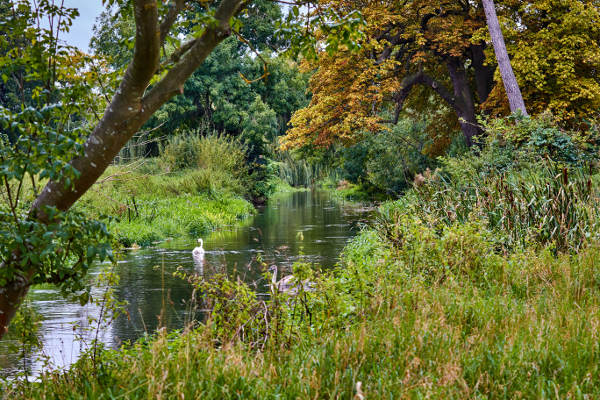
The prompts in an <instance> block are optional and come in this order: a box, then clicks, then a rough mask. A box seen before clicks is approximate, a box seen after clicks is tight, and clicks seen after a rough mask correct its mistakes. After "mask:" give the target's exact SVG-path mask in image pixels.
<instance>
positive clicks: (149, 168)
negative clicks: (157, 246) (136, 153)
mask: <svg viewBox="0 0 600 400" xmlns="http://www.w3.org/2000/svg"><path fill="white" fill-rule="evenodd" d="M245 151H246V149H245V147H244V146H243V145H242V144H241V143H240V142H239V141H236V140H235V139H230V138H228V137H226V136H222V135H216V134H214V135H209V136H205V137H200V136H195V135H181V136H174V137H173V138H172V139H171V141H170V142H169V143H168V144H167V145H166V146H165V147H164V148H163V149H161V155H160V157H158V158H154V159H141V160H139V161H136V162H133V163H131V164H128V165H119V166H111V167H109V168H108V170H107V171H106V172H105V173H104V175H103V176H102V177H101V178H100V179H99V180H98V182H97V183H96V184H95V185H94V186H93V187H92V189H91V190H90V191H88V192H87V193H86V194H85V196H84V197H83V198H82V199H81V200H80V201H79V202H78V204H77V207H79V208H80V209H82V210H84V211H85V213H86V214H87V215H90V216H92V217H96V218H98V217H101V216H108V217H111V218H112V220H111V221H110V222H109V223H108V224H109V229H110V231H111V232H112V233H113V234H114V235H115V236H116V238H117V239H118V241H119V242H120V243H121V244H123V245H125V246H127V247H129V246H132V245H133V244H134V243H135V244H137V245H139V246H147V245H150V244H151V243H152V242H155V241H157V240H163V239H166V238H179V237H186V236H189V237H197V236H200V235H204V234H206V233H208V232H210V231H212V230H214V229H216V228H218V227H222V226H226V225H234V224H239V223H240V222H241V221H243V220H244V219H246V218H248V217H249V216H251V215H253V213H254V208H253V207H252V205H251V204H250V203H249V202H248V201H247V200H246V199H248V198H250V197H251V193H250V192H251V191H252V188H253V187H254V186H255V185H257V182H256V181H255V180H254V179H253V177H252V176H250V174H249V172H248V166H247V165H246V156H245Z"/></svg>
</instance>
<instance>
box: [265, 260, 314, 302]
mask: <svg viewBox="0 0 600 400" xmlns="http://www.w3.org/2000/svg"><path fill="white" fill-rule="evenodd" d="M277 269H278V268H277V265H271V266H270V267H269V271H271V272H272V273H273V275H272V276H271V290H272V291H274V290H275V289H276V290H277V291H278V292H282V293H287V294H289V295H292V296H295V295H297V294H298V285H297V284H296V282H295V281H296V277H295V276H294V275H291V274H290V275H286V276H284V277H283V278H281V279H280V280H279V281H278V280H277ZM314 286H315V283H314V282H311V281H309V280H308V279H306V280H305V281H304V282H302V288H303V289H304V290H305V291H306V292H311V291H313V290H314Z"/></svg>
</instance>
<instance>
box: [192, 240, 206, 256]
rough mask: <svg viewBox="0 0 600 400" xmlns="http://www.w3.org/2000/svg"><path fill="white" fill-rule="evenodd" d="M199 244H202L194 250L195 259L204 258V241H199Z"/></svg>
mask: <svg viewBox="0 0 600 400" xmlns="http://www.w3.org/2000/svg"><path fill="white" fill-rule="evenodd" d="M198 243H200V246H198V247H195V248H194V250H192V255H193V256H194V257H203V256H204V247H202V246H203V245H204V242H203V241H202V239H198Z"/></svg>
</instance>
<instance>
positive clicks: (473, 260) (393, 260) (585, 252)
mask: <svg viewBox="0 0 600 400" xmlns="http://www.w3.org/2000/svg"><path fill="white" fill-rule="evenodd" d="M532 170H533V172H532V173H531V174H528V173H524V171H523V170H519V171H517V172H511V173H510V175H507V174H504V173H502V174H498V175H493V174H492V175H490V176H487V177H485V178H480V177H478V176H475V177H474V178H473V179H471V178H469V179H457V178H455V179H454V180H453V181H452V182H447V181H443V179H444V176H443V175H437V174H428V176H426V177H424V179H423V181H422V182H421V183H420V184H419V185H418V186H417V187H416V188H415V189H413V190H411V191H409V193H407V195H406V196H405V197H404V198H403V199H401V200H399V201H396V202H389V203H386V204H384V205H383V206H382V207H381V208H380V210H379V216H378V217H377V218H376V220H375V222H374V224H373V226H372V227H371V228H370V229H367V230H365V231H363V232H362V233H361V234H359V235H358V236H357V237H355V238H354V239H353V240H352V241H351V242H350V243H349V244H348V245H347V246H346V248H345V250H344V252H343V254H342V261H341V264H340V266H339V267H338V268H336V269H335V270H334V271H330V272H325V273H317V272H315V271H312V270H311V269H310V268H309V267H308V266H307V265H304V264H297V265H296V266H295V271H294V274H295V275H296V276H298V277H299V278H300V279H301V280H302V279H305V278H306V279H310V280H312V281H314V282H315V285H314V288H315V290H314V291H313V292H304V291H300V295H298V296H297V297H294V298H289V297H286V296H281V295H277V296H274V297H273V298H272V299H271V300H269V301H263V300H262V299H261V298H259V297H258V296H256V294H255V293H254V291H253V290H252V289H251V288H250V287H249V286H247V285H245V284H243V283H242V282H240V281H239V280H236V279H231V280H229V279H227V278H226V277H223V276H215V277H212V278H210V279H208V281H204V280H200V281H196V280H193V279H192V280H191V281H192V282H195V284H196V285H197V286H198V289H200V291H199V293H205V294H207V295H206V296H204V297H202V296H200V297H202V301H204V302H205V303H202V304H201V305H202V306H206V305H207V304H208V305H212V312H211V314H210V316H209V318H208V321H207V322H206V323H205V324H202V325H195V326H194V327H193V328H192V327H190V329H187V330H185V331H184V332H173V333H170V334H167V333H165V332H163V331H161V332H159V333H157V334H156V335H155V336H154V337H151V338H148V339H146V340H143V341H140V342H137V343H135V344H134V345H133V346H132V347H129V348H124V349H121V350H118V351H105V352H103V353H102V354H101V356H100V358H99V359H98V360H97V362H96V363H94V362H93V361H92V359H91V358H90V357H84V358H82V359H81V360H80V361H79V362H78V363H77V364H75V365H74V366H73V367H72V368H71V369H70V370H68V371H65V372H54V373H48V374H46V375H44V376H42V377H41V378H40V379H39V381H37V382H35V383H30V384H27V383H23V382H14V383H10V384H9V383H5V384H4V385H5V386H4V387H2V386H0V393H2V395H3V396H4V398H25V399H28V398H35V399H37V398H44V399H79V398H94V399H114V398H128V399H147V398H159V399H162V398H164V399H171V398H173V399H174V398H203V399H240V398H244V399H296V398H300V399H314V398H340V399H353V398H354V399H360V398H363V397H361V396H364V398H367V399H396V398H411V399H412V398H414V399H420V398H433V399H465V398H469V399H513V398H514V399H519V398H522V399H557V398H573V399H586V398H599V397H600V346H598V343H599V342H600V329H598V327H599V326H600V241H599V239H598V232H599V229H598V224H597V222H596V221H597V220H598V219H597V215H596V211H595V210H597V209H598V198H599V197H598V188H597V184H598V183H597V176H588V175H585V174H583V171H579V172H580V173H577V170H576V169H575V168H572V169H569V170H567V169H562V170H559V172H560V173H557V174H554V172H553V171H551V170H541V169H539V168H538V167H536V168H533V169H532ZM157 179H158V178H157ZM178 179H180V180H181V182H184V181H185V182H187V181H188V180H189V179H190V178H186V177H185V175H182V176H181V177H179V178H178ZM178 182H179V181H178ZM151 185H154V183H152V182H150V183H149V184H148V186H151ZM157 185H158V184H157ZM158 186H159V187H161V186H160V185H158ZM175 187H176V188H180V187H187V184H186V185H183V184H178V185H175ZM161 190H162V189H161ZM177 190H180V189H177ZM183 193H186V192H185V191H184V192H183ZM139 196H140V199H143V198H144V195H141V194H140V195H139ZM174 198H176V199H177V201H180V200H181V201H183V203H181V207H182V208H183V209H185V208H186V204H187V203H185V199H186V197H185V195H181V194H180V195H179V196H175V197H174ZM170 208H172V209H174V210H178V209H179V208H178V207H174V206H173V207H170ZM181 212H182V213H183V212H184V211H181ZM213 213H216V212H213ZM170 218H171V219H172V218H174V217H170ZM168 220H169V218H167V221H168ZM165 224H166V225H167V223H166V222H165ZM140 229H141V228H140ZM166 230H168V229H166ZM557 232H558V234H557ZM266 278H267V279H268V278H269V277H268V276H267V277H266ZM358 382H360V385H359V384H358ZM0 385H2V384H0Z"/></svg>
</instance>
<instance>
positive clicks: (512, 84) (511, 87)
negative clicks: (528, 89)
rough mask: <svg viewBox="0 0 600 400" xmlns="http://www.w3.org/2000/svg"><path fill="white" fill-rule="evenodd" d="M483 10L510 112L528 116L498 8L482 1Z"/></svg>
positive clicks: (484, 0)
mask: <svg viewBox="0 0 600 400" xmlns="http://www.w3.org/2000/svg"><path fill="white" fill-rule="evenodd" d="M482 2H483V8H484V10H485V18H486V19H487V24H488V28H489V30H490V36H491V37H492V44H493V45H494V52H495V53H496V60H497V61H498V69H499V70H500V75H501V76H502V82H504V89H505V90H506V96H507V97H508V102H509V104H510V111H511V112H513V113H514V112H517V111H518V110H520V111H521V113H522V114H523V115H527V109H526V108H525V102H524V101H523V96H522V95H521V89H520V88H519V84H518V83H517V78H516V77H515V74H514V72H513V69H512V66H511V65H510V59H509V58H508V52H507V51H506V45H505V44H504V36H503V35H502V30H501V29H500V23H498V15H496V8H495V6H494V1H493V0H482Z"/></svg>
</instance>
